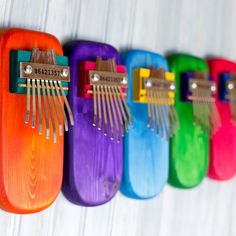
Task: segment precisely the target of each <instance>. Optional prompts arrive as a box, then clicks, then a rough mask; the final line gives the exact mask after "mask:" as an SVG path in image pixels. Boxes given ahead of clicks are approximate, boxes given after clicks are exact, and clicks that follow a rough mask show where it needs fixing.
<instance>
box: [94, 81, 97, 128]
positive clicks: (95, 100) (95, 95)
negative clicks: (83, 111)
mask: <svg viewBox="0 0 236 236" xmlns="http://www.w3.org/2000/svg"><path fill="white" fill-rule="evenodd" d="M96 97H97V93H96V86H95V85H93V126H96V124H97V98H96Z"/></svg>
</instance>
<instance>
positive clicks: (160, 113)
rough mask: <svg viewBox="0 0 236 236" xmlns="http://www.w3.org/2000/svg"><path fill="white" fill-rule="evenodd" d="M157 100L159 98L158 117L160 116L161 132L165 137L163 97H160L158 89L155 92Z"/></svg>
mask: <svg viewBox="0 0 236 236" xmlns="http://www.w3.org/2000/svg"><path fill="white" fill-rule="evenodd" d="M154 96H155V98H156V100H157V104H158V106H157V109H158V117H159V124H160V126H159V127H160V130H161V131H160V133H161V137H162V138H163V137H164V124H163V122H164V121H163V116H162V109H161V99H160V95H159V92H158V91H157V92H156V93H155V94H154Z"/></svg>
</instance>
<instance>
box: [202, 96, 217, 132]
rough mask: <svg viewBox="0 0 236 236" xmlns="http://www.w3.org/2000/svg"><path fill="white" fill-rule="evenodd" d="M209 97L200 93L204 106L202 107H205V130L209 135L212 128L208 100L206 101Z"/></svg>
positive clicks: (210, 108)
mask: <svg viewBox="0 0 236 236" xmlns="http://www.w3.org/2000/svg"><path fill="white" fill-rule="evenodd" d="M209 95H210V94H209ZM209 95H208V94H206V93H204V92H202V98H203V104H204V107H205V124H206V129H207V131H208V133H209V135H211V133H212V128H213V127H214V124H211V117H212V107H211V102H210V99H208V96H209Z"/></svg>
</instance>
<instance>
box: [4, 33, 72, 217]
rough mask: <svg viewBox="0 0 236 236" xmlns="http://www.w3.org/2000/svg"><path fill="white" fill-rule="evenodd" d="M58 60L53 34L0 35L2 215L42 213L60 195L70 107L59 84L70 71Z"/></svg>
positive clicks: (58, 51) (58, 52)
mask: <svg viewBox="0 0 236 236" xmlns="http://www.w3.org/2000/svg"><path fill="white" fill-rule="evenodd" d="M49 50H51V51H49ZM56 55H58V56H56ZM27 58H28V59H27ZM45 58H46V59H45ZM61 58H64V57H62V47H61V45H60V43H59V41H58V40H57V39H56V38H55V37H54V36H52V35H49V34H46V33H41V32H34V31H29V30H24V29H8V30H2V31H1V32H0V207H1V208H2V209H4V210H6V211H9V212H14V213H33V212H37V211H40V210H43V209H45V208H46V207H48V206H49V205H51V204H52V203H53V201H54V200H55V198H56V197H57V195H58V193H59V191H60V188H61V183H62V173H63V136H62V133H63V125H62V124H63V122H64V123H65V129H68V124H67V119H66V116H65V111H64V108H63V104H64V102H65V104H66V105H67V106H66V107H67V108H68V106H69V105H68V102H67V100H66V97H65V94H66V92H65V93H64V92H63V91H66V88H64V87H63V82H61V81H59V80H60V78H59V77H63V76H64V77H67V76H68V73H69V68H68V67H66V65H64V67H63V66H61V67H60V66H57V65H58V63H57V62H60V61H61ZM64 59H65V58H64ZM27 62H29V65H28V64H27ZM22 63H23V64H22ZM24 63H25V64H24ZM63 73H64V74H63ZM68 77H69V76H68ZM39 78H43V80H39ZM41 97H42V98H41ZM69 114H70V112H69ZM27 123H28V124H27ZM72 123H73V122H72ZM57 134H60V135H57Z"/></svg>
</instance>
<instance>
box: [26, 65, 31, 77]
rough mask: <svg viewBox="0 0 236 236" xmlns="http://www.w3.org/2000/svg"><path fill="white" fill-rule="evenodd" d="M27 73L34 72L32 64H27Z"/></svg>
mask: <svg viewBox="0 0 236 236" xmlns="http://www.w3.org/2000/svg"><path fill="white" fill-rule="evenodd" d="M24 72H25V74H27V75H30V74H32V72H33V68H32V66H30V65H27V66H26V67H25V69H24Z"/></svg>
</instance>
